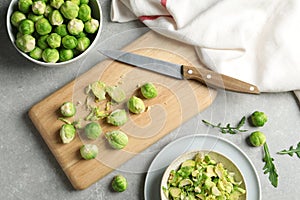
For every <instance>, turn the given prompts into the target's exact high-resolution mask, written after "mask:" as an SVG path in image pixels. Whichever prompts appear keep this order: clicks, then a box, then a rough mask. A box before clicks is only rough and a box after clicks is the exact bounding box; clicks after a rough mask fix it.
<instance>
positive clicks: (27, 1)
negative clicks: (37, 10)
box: [18, 0, 32, 13]
mask: <svg viewBox="0 0 300 200" xmlns="http://www.w3.org/2000/svg"><path fill="white" fill-rule="evenodd" d="M31 5H32V0H19V2H18V8H19V10H20V11H21V12H22V13H28V12H29V11H30V8H31Z"/></svg>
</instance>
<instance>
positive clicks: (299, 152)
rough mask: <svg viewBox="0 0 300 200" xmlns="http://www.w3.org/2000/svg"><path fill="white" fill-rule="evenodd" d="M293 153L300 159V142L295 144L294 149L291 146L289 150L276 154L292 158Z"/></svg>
mask: <svg viewBox="0 0 300 200" xmlns="http://www.w3.org/2000/svg"><path fill="white" fill-rule="evenodd" d="M294 153H295V154H296V155H297V156H298V158H300V142H299V143H298V144H297V147H296V148H295V149H294V148H293V146H291V147H290V148H289V150H282V151H279V152H278V154H288V155H289V156H293V155H294Z"/></svg>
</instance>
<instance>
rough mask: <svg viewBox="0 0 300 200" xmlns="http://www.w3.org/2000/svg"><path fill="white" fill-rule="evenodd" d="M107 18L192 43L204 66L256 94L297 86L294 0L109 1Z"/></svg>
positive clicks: (299, 28)
mask: <svg viewBox="0 0 300 200" xmlns="http://www.w3.org/2000/svg"><path fill="white" fill-rule="evenodd" d="M111 19H112V21H115V22H127V21H130V20H135V19H140V20H141V21H143V23H144V24H145V25H147V26H148V27H149V28H151V29H152V30H154V31H156V32H158V33H160V34H163V35H165V36H167V37H170V38H173V39H176V40H179V41H182V42H185V43H188V44H191V45H194V46H195V48H196V50H197V52H198V55H199V57H200V59H201V61H202V62H203V63H204V64H205V65H206V66H207V67H209V68H211V69H213V70H215V71H217V72H219V73H223V74H226V75H229V76H232V77H235V78H238V79H241V80H244V81H246V82H249V83H252V84H255V85H257V86H258V87H259V89H260V90H261V91H262V92H281V91H292V90H298V89H300V51H299V47H300V1H299V0H284V1H283V0H251V1H249V0H144V1H141V0H112V6H111Z"/></svg>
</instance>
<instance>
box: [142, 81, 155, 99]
mask: <svg viewBox="0 0 300 200" xmlns="http://www.w3.org/2000/svg"><path fill="white" fill-rule="evenodd" d="M141 93H142V95H143V96H144V97H145V98H147V99H151V98H154V97H156V96H157V90H156V87H155V86H154V85H153V83H146V84H144V85H143V86H142V87H141Z"/></svg>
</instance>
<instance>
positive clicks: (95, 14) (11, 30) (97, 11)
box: [6, 0, 102, 67]
mask: <svg viewBox="0 0 300 200" xmlns="http://www.w3.org/2000/svg"><path fill="white" fill-rule="evenodd" d="M89 6H90V7H91V9H92V18H94V19H97V20H98V21H99V29H98V31H97V33H96V34H95V38H94V40H93V41H91V45H90V46H89V47H88V49H86V50H85V51H84V52H83V53H81V54H80V55H78V56H76V57H74V58H73V59H71V60H68V61H65V62H57V63H46V62H44V61H39V60H35V59H33V58H31V57H30V56H29V55H27V54H26V53H24V52H22V51H21V50H19V49H18V48H17V46H16V44H15V41H16V34H17V30H16V28H15V27H13V26H12V24H11V22H10V17H11V15H12V13H13V12H14V11H16V10H17V8H18V0H12V1H11V3H10V5H9V7H8V10H7V15H6V27H7V33H8V35H9V39H10V40H11V42H12V44H13V46H14V47H15V48H16V49H17V51H18V52H19V53H20V54H22V55H23V56H24V57H25V58H27V59H28V60H30V61H32V62H34V63H36V64H39V65H43V66H47V67H61V66H64V65H67V64H70V63H72V62H75V61H77V60H79V59H81V58H83V57H85V56H86V55H87V54H88V53H89V51H91V49H92V48H93V47H94V46H95V44H96V43H97V40H98V39H99V37H100V33H101V30H102V10H101V5H100V3H99V2H98V0H90V1H89Z"/></svg>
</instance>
